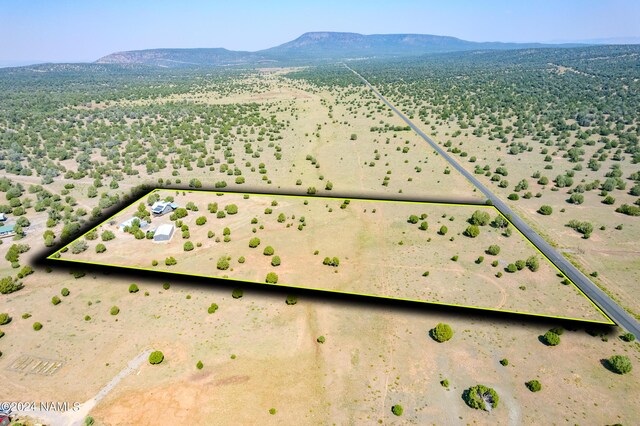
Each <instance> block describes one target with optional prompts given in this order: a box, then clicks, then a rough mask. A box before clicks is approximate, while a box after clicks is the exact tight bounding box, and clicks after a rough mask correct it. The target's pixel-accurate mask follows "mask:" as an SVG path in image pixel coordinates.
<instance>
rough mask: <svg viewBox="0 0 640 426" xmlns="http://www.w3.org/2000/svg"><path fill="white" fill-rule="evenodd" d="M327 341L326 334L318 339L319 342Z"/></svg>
mask: <svg viewBox="0 0 640 426" xmlns="http://www.w3.org/2000/svg"><path fill="white" fill-rule="evenodd" d="M325 341H326V339H325V338H324V336H320V337H318V338H317V339H316V342H318V343H324V342H325Z"/></svg>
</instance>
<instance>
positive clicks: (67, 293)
mask: <svg viewBox="0 0 640 426" xmlns="http://www.w3.org/2000/svg"><path fill="white" fill-rule="evenodd" d="M60 294H61V295H63V296H64V297H67V296H68V295H69V294H71V292H70V291H69V289H68V288H66V287H63V288H62V290H60Z"/></svg>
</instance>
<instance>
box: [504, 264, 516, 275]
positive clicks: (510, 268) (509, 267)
mask: <svg viewBox="0 0 640 426" xmlns="http://www.w3.org/2000/svg"><path fill="white" fill-rule="evenodd" d="M517 270H518V267H517V266H516V265H514V264H513V263H510V264H508V265H507V267H506V268H505V271H507V272H510V273H512V274H513V273H514V272H516V271H517Z"/></svg>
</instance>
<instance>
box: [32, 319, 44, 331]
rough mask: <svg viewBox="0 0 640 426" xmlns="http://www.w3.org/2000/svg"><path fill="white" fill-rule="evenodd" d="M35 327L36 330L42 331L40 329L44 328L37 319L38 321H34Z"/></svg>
mask: <svg viewBox="0 0 640 426" xmlns="http://www.w3.org/2000/svg"><path fill="white" fill-rule="evenodd" d="M33 329H34V330H35V331H40V330H42V324H40V323H39V322H37V321H36V322H34V323H33Z"/></svg>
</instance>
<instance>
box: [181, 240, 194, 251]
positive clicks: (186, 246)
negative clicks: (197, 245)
mask: <svg viewBox="0 0 640 426" xmlns="http://www.w3.org/2000/svg"><path fill="white" fill-rule="evenodd" d="M182 248H183V249H184V251H191V250H193V243H192V242H191V241H187V242H185V243H184V245H183V246H182Z"/></svg>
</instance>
